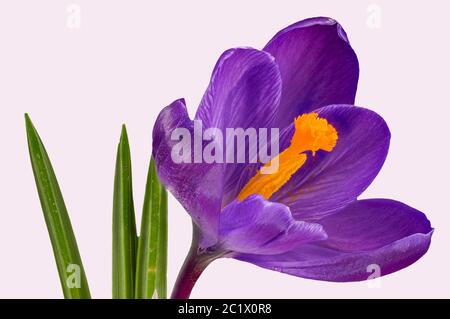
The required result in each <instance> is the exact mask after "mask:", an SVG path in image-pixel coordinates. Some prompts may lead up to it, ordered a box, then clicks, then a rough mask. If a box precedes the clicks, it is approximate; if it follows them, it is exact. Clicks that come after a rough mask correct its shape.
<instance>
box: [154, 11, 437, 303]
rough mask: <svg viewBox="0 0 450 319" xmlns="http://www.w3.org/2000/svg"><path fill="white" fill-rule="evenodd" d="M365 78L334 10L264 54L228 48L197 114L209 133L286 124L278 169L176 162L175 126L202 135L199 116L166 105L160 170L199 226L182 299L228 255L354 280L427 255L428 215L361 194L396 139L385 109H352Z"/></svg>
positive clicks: (301, 25)
mask: <svg viewBox="0 0 450 319" xmlns="http://www.w3.org/2000/svg"><path fill="white" fill-rule="evenodd" d="M358 76H359V67H358V60H357V57H356V54H355V52H354V51H353V49H352V48H351V46H350V43H349V40H348V38H347V35H346V33H345V31H344V30H343V29H342V27H341V26H340V25H339V24H338V23H337V22H336V21H335V20H333V19H330V18H312V19H307V20H304V21H301V22H298V23H295V24H293V25H291V26H289V27H287V28H286V29H284V30H282V31H280V32H278V33H277V34H276V35H275V37H274V38H273V39H272V40H271V41H270V42H269V43H268V44H267V45H266V46H265V47H264V49H263V50H256V49H252V48H235V49H230V50H228V51H226V52H224V53H223V54H222V56H221V57H220V58H219V61H218V62H217V65H216V67H215V68H214V71H213V75H212V79H211V82H210V84H209V87H208V88H207V91H206V93H205V95H204V97H203V99H202V101H201V103H200V106H199V108H198V110H197V113H196V115H195V119H196V120H201V121H202V123H203V129H207V128H219V129H222V130H223V131H225V129H226V128H234V127H240V128H243V129H246V128H279V129H280V149H281V152H280V153H279V155H278V156H277V157H275V159H277V160H278V161H279V169H278V171H277V172H276V173H274V174H262V173H261V168H262V164H258V163H174V162H173V161H172V160H171V159H170V154H171V149H172V147H173V146H174V144H175V143H176V142H175V141H173V140H172V139H171V132H172V131H173V130H174V129H176V128H185V129H187V130H189V131H190V132H193V130H194V129H193V125H194V124H193V121H192V120H191V119H190V118H189V116H188V113H187V109H186V106H185V102H184V100H182V99H181V100H177V101H175V102H173V103H172V104H170V105H169V106H167V107H166V108H164V109H163V110H162V112H161V113H160V115H159V117H158V119H157V121H156V124H155V126H154V131H153V156H154V159H155V163H156V166H157V171H158V175H159V177H160V179H161V181H162V183H163V184H164V185H165V186H166V187H167V188H168V190H170V191H171V192H172V194H173V195H174V196H175V197H176V198H177V199H178V201H180V203H181V204H182V205H183V207H184V208H185V209H186V210H187V212H188V213H189V214H190V215H191V217H192V219H193V224H194V236H193V243H192V247H191V251H190V252H189V254H188V257H187V259H186V262H185V264H184V266H183V269H182V271H181V273H180V276H179V278H178V280H177V284H176V286H175V289H174V292H173V297H174V298H187V297H189V294H190V292H191V290H192V287H193V286H194V284H195V282H196V280H197V279H198V277H199V276H200V274H201V273H202V271H203V270H204V268H205V267H206V266H207V265H208V264H209V263H210V262H211V261H213V260H215V259H217V258H221V257H227V258H235V259H238V260H241V261H245V262H249V263H252V264H255V265H257V266H260V267H264V268H267V269H271V270H275V271H279V272H283V273H287V274H290V275H294V276H299V277H303V278H309V279H316V280H325V281H335V282H345V281H360V280H366V279H367V278H368V277H369V275H370V273H368V266H369V265H372V264H376V265H378V266H379V267H380V271H381V275H386V274H389V273H392V272H395V271H397V270H400V269H402V268H404V267H407V266H409V265H410V264H412V263H414V262H415V261H416V260H418V259H419V258H420V257H421V256H422V255H424V254H425V252H426V251H427V250H428V247H429V245H430V241H431V236H432V233H433V229H432V228H431V226H430V222H429V221H428V220H427V218H426V216H425V215H424V214H423V213H421V212H419V211H418V210H416V209H414V208H411V207H409V206H407V205H405V204H403V203H400V202H397V201H394V200H390V199H370V200H358V199H357V197H358V196H359V195H360V194H361V193H362V192H363V191H364V190H365V189H366V188H367V187H368V186H369V185H370V183H371V182H372V181H373V180H374V178H375V177H376V175H377V174H378V172H379V171H380V169H381V167H382V165H383V163H384V161H385V158H386V156H387V153H388V149H389V141H390V132H389V129H388V127H387V125H386V123H385V122H384V120H383V119H382V118H381V116H379V115H378V114H376V113H375V112H373V111H370V110H368V109H366V108H361V107H357V106H353V104H354V100H355V95H356V89H357V83H358ZM272 160H273V159H272ZM268 164H269V163H267V164H266V165H268Z"/></svg>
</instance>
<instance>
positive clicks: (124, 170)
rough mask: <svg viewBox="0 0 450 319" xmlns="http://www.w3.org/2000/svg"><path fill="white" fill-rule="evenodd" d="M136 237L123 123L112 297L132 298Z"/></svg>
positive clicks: (117, 181) (116, 179) (117, 172)
mask: <svg viewBox="0 0 450 319" xmlns="http://www.w3.org/2000/svg"><path fill="white" fill-rule="evenodd" d="M137 241H138V238H137V235H136V221H135V216H134V204H133V187H132V174H131V155H130V145H129V143H128V136H127V131H126V128H125V125H124V126H123V127H122V135H121V137H120V143H119V147H118V150H117V162H116V176H115V181H114V205H113V269H112V271H113V284H112V287H113V298H115V299H132V298H134V289H135V284H134V281H135V276H136V247H137Z"/></svg>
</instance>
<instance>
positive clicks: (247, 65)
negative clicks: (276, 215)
mask: <svg viewBox="0 0 450 319" xmlns="http://www.w3.org/2000/svg"><path fill="white" fill-rule="evenodd" d="M281 86H282V85H281V76H280V72H279V70H278V65H277V64H276V63H275V61H274V58H273V57H272V56H271V55H270V54H269V53H267V52H263V51H259V50H256V49H252V48H235V49H230V50H227V51H225V52H224V53H223V54H222V56H221V57H220V58H219V60H218V62H217V64H216V66H215V68H214V71H213V74H212V77H211V81H210V84H209V86H208V89H207V90H206V92H205V94H204V96H203V99H202V101H201V103H200V106H199V108H198V110H197V114H196V116H195V119H196V120H200V121H202V124H203V127H204V128H205V129H207V128H219V129H220V130H221V132H222V135H223V137H224V138H226V139H227V140H228V137H229V136H233V135H231V134H233V133H232V132H231V133H230V132H227V131H226V129H227V128H230V129H241V130H244V131H245V130H247V129H252V130H256V131H258V130H259V129H260V128H268V127H271V125H272V122H273V119H274V117H275V114H276V111H277V107H278V104H279V100H280V96H281ZM234 145H237V141H236V143H235V144H234ZM226 147H228V148H230V149H229V150H227V149H226ZM224 148H225V149H224V154H229V153H230V154H232V156H233V158H234V160H233V161H234V162H233V163H231V161H230V160H227V161H226V162H227V164H226V169H225V180H224V201H223V203H222V206H225V205H226V204H228V203H229V202H230V201H231V200H232V199H231V197H233V196H235V195H236V193H237V192H238V191H239V190H238V189H237V188H236V185H237V184H238V183H239V181H240V180H242V178H243V177H242V176H243V175H242V174H243V172H245V171H246V170H247V166H248V165H249V163H250V162H252V160H253V161H255V162H256V160H257V159H256V158H253V156H250V155H251V152H250V148H252V149H253V150H256V148H257V145H250V144H249V143H248V141H247V142H246V145H245V150H244V151H243V152H244V159H245V160H244V161H243V162H242V161H240V160H239V159H238V155H237V150H236V146H235V147H234V148H232V147H231V144H230V143H227V144H226V145H225V147H224ZM224 156H226V155H224ZM250 157H252V158H253V159H251V158H250ZM251 166H252V167H253V166H255V165H254V164H253V165H251ZM244 177H245V176H244Z"/></svg>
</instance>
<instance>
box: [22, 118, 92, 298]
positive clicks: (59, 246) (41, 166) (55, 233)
mask: <svg viewBox="0 0 450 319" xmlns="http://www.w3.org/2000/svg"><path fill="white" fill-rule="evenodd" d="M25 123H26V131H27V138H28V149H29V152H30V159H31V165H32V167H33V173H34V178H35V181H36V186H37V190H38V193H39V199H40V201H41V206H42V211H43V213H44V218H45V222H46V224H47V229H48V233H49V235H50V240H51V243H52V247H53V254H54V256H55V261H56V266H57V268H58V273H59V279H60V281H61V287H62V290H63V293H64V297H65V298H66V299H89V298H91V295H90V292H89V286H88V282H87V278H86V274H85V272H84V268H83V263H82V262H81V257H80V253H79V251H78V246H77V242H76V239H75V235H74V233H73V230H72V225H71V223H70V219H69V215H68V213H67V209H66V205H65V204H64V199H63V196H62V194H61V190H60V188H59V185H58V181H57V179H56V176H55V172H54V171H53V167H52V164H51V162H50V159H49V157H48V154H47V152H46V150H45V147H44V145H43V143H42V141H41V139H40V137H39V135H38V133H37V131H36V129H35V127H34V125H33V123H32V122H31V119H30V117H29V116H28V114H25Z"/></svg>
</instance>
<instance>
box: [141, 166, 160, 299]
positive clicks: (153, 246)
mask: <svg viewBox="0 0 450 319" xmlns="http://www.w3.org/2000/svg"><path fill="white" fill-rule="evenodd" d="M136 298H139V299H150V298H159V299H165V298H167V191H166V190H165V189H164V187H163V186H162V185H161V183H160V182H159V179H158V176H157V174H156V168H155V162H154V160H153V159H152V160H151V161H150V168H149V172H148V178H147V186H146V190H145V199H144V208H143V212H142V222H141V233H140V237H139V245H138V255H137V271H136Z"/></svg>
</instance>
